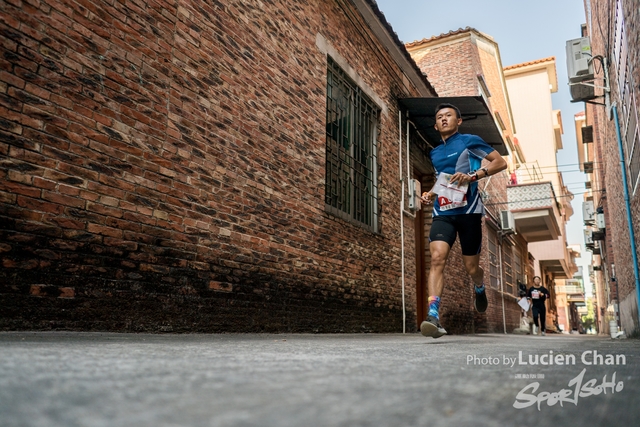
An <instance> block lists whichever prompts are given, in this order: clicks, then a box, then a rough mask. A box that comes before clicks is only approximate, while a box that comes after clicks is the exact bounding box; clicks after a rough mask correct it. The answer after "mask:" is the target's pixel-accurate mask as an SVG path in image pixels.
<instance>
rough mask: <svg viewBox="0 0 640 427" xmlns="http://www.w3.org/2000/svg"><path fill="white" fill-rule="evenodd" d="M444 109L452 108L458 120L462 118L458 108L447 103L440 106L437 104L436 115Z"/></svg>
mask: <svg viewBox="0 0 640 427" xmlns="http://www.w3.org/2000/svg"><path fill="white" fill-rule="evenodd" d="M445 108H452V109H454V110H456V114H457V115H458V117H457V118H458V119H461V118H462V114H461V113H460V109H459V108H458V107H456V106H455V105H453V104H449V103H448V102H443V103H442V104H438V106H437V107H436V115H437V114H438V111H440V110H443V109H445Z"/></svg>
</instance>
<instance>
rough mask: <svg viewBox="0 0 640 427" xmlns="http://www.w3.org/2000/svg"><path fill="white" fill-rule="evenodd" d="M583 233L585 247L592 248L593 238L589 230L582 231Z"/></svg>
mask: <svg viewBox="0 0 640 427" xmlns="http://www.w3.org/2000/svg"><path fill="white" fill-rule="evenodd" d="M583 231H584V244H585V245H586V246H591V247H593V237H592V236H591V230H587V229H585V230H583Z"/></svg>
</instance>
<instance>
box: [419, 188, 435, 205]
mask: <svg viewBox="0 0 640 427" xmlns="http://www.w3.org/2000/svg"><path fill="white" fill-rule="evenodd" d="M435 197H436V193H432V192H431V191H425V192H424V193H422V197H421V199H422V201H423V202H424V203H426V204H428V205H429V204H431V203H432V202H433V199H434V198H435Z"/></svg>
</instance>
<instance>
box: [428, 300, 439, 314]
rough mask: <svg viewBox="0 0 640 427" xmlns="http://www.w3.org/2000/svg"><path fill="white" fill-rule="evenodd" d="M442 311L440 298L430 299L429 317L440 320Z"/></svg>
mask: <svg viewBox="0 0 640 427" xmlns="http://www.w3.org/2000/svg"><path fill="white" fill-rule="evenodd" d="M439 309H440V297H429V316H433V317H435V318H436V319H440V314H438V310H439Z"/></svg>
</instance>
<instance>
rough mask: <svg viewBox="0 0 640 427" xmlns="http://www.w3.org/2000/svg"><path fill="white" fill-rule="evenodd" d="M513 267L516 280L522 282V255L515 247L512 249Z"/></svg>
mask: <svg viewBox="0 0 640 427" xmlns="http://www.w3.org/2000/svg"><path fill="white" fill-rule="evenodd" d="M513 268H514V271H515V274H516V281H518V280H519V281H520V282H523V281H524V274H523V271H522V256H520V251H519V250H518V249H517V248H516V249H514V251H513Z"/></svg>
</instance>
